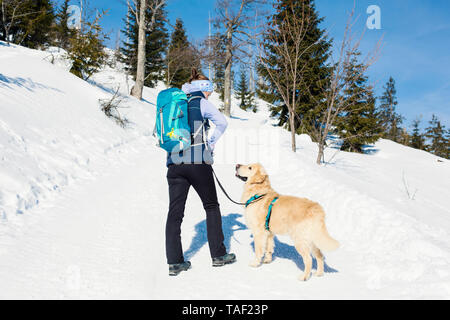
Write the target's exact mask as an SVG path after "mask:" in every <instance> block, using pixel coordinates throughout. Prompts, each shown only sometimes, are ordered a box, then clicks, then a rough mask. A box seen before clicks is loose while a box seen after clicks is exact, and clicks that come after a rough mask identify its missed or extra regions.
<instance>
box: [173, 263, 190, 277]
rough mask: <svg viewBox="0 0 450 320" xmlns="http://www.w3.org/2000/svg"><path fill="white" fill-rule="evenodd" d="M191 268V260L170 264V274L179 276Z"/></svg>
mask: <svg viewBox="0 0 450 320" xmlns="http://www.w3.org/2000/svg"><path fill="white" fill-rule="evenodd" d="M190 268H191V263H190V262H189V261H185V262H183V263H177V264H169V276H177V275H179V274H180V272H181V271H187V270H189V269H190Z"/></svg>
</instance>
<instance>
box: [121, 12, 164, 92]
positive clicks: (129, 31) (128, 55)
mask: <svg viewBox="0 0 450 320" xmlns="http://www.w3.org/2000/svg"><path fill="white" fill-rule="evenodd" d="M146 15H147V19H150V17H151V16H152V12H151V9H150V8H149V9H148V10H147V12H146ZM166 15H167V13H166V11H165V10H164V7H163V8H161V9H160V10H158V13H157V14H156V17H155V25H154V29H153V31H152V32H147V33H146V38H147V41H146V64H145V81H144V85H145V86H147V87H150V88H154V87H155V86H156V84H157V82H158V81H160V80H163V78H164V76H163V73H164V55H165V52H166V47H167V43H168V34H167V29H166V25H165V20H166ZM138 32H139V28H138V25H137V22H136V15H135V14H134V13H133V12H131V11H130V10H129V11H128V13H127V16H126V19H125V29H123V30H122V33H123V34H124V35H125V41H123V46H122V48H121V49H120V52H121V54H122V58H121V59H120V60H121V61H122V62H123V63H125V70H126V71H127V72H128V73H129V74H130V75H132V76H133V78H134V79H136V71H137V51H138Z"/></svg>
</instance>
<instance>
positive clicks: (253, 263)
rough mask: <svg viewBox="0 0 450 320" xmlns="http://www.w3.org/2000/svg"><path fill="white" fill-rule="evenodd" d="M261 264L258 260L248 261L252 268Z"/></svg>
mask: <svg viewBox="0 0 450 320" xmlns="http://www.w3.org/2000/svg"><path fill="white" fill-rule="evenodd" d="M260 265H261V262H260V261H258V260H253V261H251V262H250V263H249V266H250V267H252V268H258V267H259V266H260Z"/></svg>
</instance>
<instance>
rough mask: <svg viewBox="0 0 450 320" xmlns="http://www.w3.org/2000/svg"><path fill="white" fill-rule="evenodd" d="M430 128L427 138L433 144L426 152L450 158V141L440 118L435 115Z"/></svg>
mask: <svg viewBox="0 0 450 320" xmlns="http://www.w3.org/2000/svg"><path fill="white" fill-rule="evenodd" d="M429 124H430V126H429V127H428V128H427V129H426V131H425V136H426V137H427V138H428V139H429V141H430V142H431V143H430V144H429V145H427V147H426V150H427V151H429V152H431V153H433V154H435V155H437V156H438V157H443V158H446V159H449V158H450V141H449V139H448V132H447V130H446V129H445V126H443V125H442V124H441V122H440V121H439V119H438V117H437V116H436V115H434V114H433V117H432V119H431V121H430V122H429Z"/></svg>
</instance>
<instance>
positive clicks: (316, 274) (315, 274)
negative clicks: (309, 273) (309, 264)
mask: <svg viewBox="0 0 450 320" xmlns="http://www.w3.org/2000/svg"><path fill="white" fill-rule="evenodd" d="M314 276H315V277H323V271H321V272H319V271H316V272H314Z"/></svg>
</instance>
